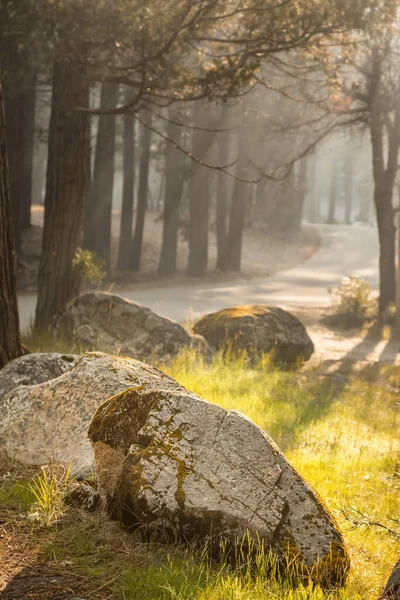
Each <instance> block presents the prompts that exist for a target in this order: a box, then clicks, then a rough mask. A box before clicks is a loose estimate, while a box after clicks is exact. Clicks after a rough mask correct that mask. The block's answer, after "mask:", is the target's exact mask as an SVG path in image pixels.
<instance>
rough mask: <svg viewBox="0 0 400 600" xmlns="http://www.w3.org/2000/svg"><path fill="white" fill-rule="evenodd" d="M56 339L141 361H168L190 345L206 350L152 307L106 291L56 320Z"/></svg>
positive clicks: (77, 300)
mask: <svg viewBox="0 0 400 600" xmlns="http://www.w3.org/2000/svg"><path fill="white" fill-rule="evenodd" d="M53 330H54V333H55V335H56V336H58V335H61V336H67V338H68V339H70V340H71V342H75V343H78V344H81V346H83V347H84V348H85V349H91V350H101V351H104V352H108V353H110V354H120V355H125V356H131V357H134V358H137V359H140V360H145V361H152V360H166V359H168V358H170V357H171V356H174V355H176V354H178V353H179V352H180V351H181V350H182V349H183V348H185V347H188V346H192V345H193V346H196V347H197V348H200V349H201V348H202V347H204V349H205V351H208V348H207V343H206V341H205V340H204V339H203V341H202V343H200V344H199V340H198V337H197V336H193V335H191V334H189V333H188V332H187V331H186V330H185V329H184V328H183V327H182V326H181V325H179V324H178V323H176V322H175V321H172V320H171V319H167V318H165V317H161V316H160V315H157V314H155V313H154V312H153V311H151V310H150V309H149V308H146V307H145V306H141V305H139V304H135V302H132V301H131V300H128V299H126V298H121V297H120V296H116V295H115V294H108V293H106V292H89V293H87V294H83V295H82V296H80V297H79V298H75V300H73V301H72V302H71V303H70V304H68V306H67V307H66V308H65V310H64V311H63V313H62V314H61V315H60V316H59V317H58V318H57V320H56V322H55V325H54V328H53Z"/></svg>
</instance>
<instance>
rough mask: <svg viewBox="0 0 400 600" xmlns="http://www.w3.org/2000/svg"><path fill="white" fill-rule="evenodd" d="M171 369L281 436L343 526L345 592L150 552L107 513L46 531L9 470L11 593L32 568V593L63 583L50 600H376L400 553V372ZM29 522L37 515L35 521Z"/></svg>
mask: <svg viewBox="0 0 400 600" xmlns="http://www.w3.org/2000/svg"><path fill="white" fill-rule="evenodd" d="M163 369H164V370H166V371H167V372H168V374H170V375H172V376H173V377H175V378H176V379H177V380H178V381H179V382H180V383H181V384H183V385H184V386H186V387H188V388H189V389H191V390H193V391H194V392H196V393H198V394H200V395H201V396H202V397H204V398H206V399H208V400H210V401H212V402H216V403H218V404H220V405H222V406H223V407H225V408H227V409H230V408H234V409H238V410H240V411H242V412H244V413H246V414H248V415H249V416H250V417H251V418H252V419H253V420H254V421H255V422H256V423H257V424H258V425H260V426H261V427H262V428H263V429H265V430H266V431H267V432H268V433H270V434H271V435H272V437H273V438H274V439H275V440H276V441H277V443H278V444H279V445H280V446H281V448H282V449H283V450H284V452H285V454H286V456H287V457H288V459H289V460H290V461H291V462H292V464H293V465H294V466H295V467H296V468H297V469H298V471H299V472H300V473H301V474H302V475H303V476H304V477H305V478H306V479H307V480H308V481H309V482H310V483H311V484H312V485H313V486H314V487H315V488H316V489H317V491H318V492H319V493H320V494H321V496H322V497H323V498H324V500H325V501H326V502H327V503H328V505H329V507H330V508H331V509H332V511H333V512H334V513H335V515H336V516H337V518H338V520H339V522H340V524H341V526H342V529H343V531H344V535H345V538H346V541H347V544H348V547H349V551H350V554H351V559H352V568H351V572H350V576H349V580H348V583H347V584H346V587H345V588H344V589H343V590H340V591H336V592H324V591H322V590H321V589H319V588H318V587H312V586H311V585H308V584H304V585H301V586H298V587H297V588H293V587H292V586H291V585H289V581H288V580H285V579H281V578H279V577H278V576H274V575H273V573H272V574H271V573H270V574H269V576H268V577H267V576H266V565H265V561H260V563H259V564H258V565H257V568H256V569H255V570H252V571H250V570H249V569H247V568H246V567H242V568H241V569H234V568H232V567H231V566H228V565H226V564H224V563H223V561H222V562H221V564H218V565H216V564H211V563H210V562H209V561H208V560H207V558H206V557H205V556H204V555H202V554H201V553H200V552H194V551H192V550H190V549H185V548H182V547H176V548H173V547H171V546H161V545H160V546H155V545H151V544H143V543H141V542H140V540H138V539H137V538H135V537H134V536H131V535H129V534H127V533H126V532H124V531H122V530H121V529H120V528H119V527H118V526H117V525H116V524H115V523H112V522H110V521H109V520H108V518H107V516H106V515H105V514H104V513H103V512H102V511H101V510H99V511H97V512H95V513H94V514H84V513H82V512H80V511H79V510H76V509H68V510H67V512H66V513H65V515H64V516H63V517H62V518H61V520H60V519H59V520H58V521H56V522H55V523H53V524H51V525H48V526H45V525H44V522H45V520H46V519H45V517H44V516H43V514H42V516H40V514H39V515H38V514H37V513H38V507H37V506H36V505H35V501H36V499H35V497H34V495H33V493H32V489H29V488H28V487H27V485H28V483H29V481H31V478H32V473H31V472H30V471H26V470H24V469H21V467H20V466H19V465H16V464H14V463H7V464H6V463H5V462H4V463H3V464H4V468H2V469H0V507H1V508H0V521H2V523H3V524H2V525H0V527H1V528H2V530H1V531H2V533H1V535H0V553H2V555H1V554H0V565H1V566H0V583H1V577H2V578H3V581H4V582H9V581H10V580H11V579H12V577H13V574H16V573H17V572H18V571H20V570H21V567H23V570H24V572H25V574H26V577H25V582H26V581H27V580H28V579H29V577H30V576H32V577H35V576H37V577H41V579H40V581H42V583H43V581H46V580H47V581H48V582H50V581H53V582H54V581H55V582H56V586H58V587H56V590H55V591H54V589H53V588H52V589H53V591H51V590H50V591H51V593H52V595H46V594H47V593H50V592H49V589H50V587H51V586H50V583H49V586H50V587H48V588H47V591H46V589H45V588H44V591H43V592H42V595H40V596H39V597H40V598H43V599H45V598H53V599H56V598H60V599H63V598H72V597H74V596H75V597H76V596H78V597H82V598H91V599H92V598H93V599H94V600H96V599H101V598H103V599H105V598H107V599H114V598H115V599H122V600H141V599H143V600H147V599H148V600H153V599H154V600H261V599H263V600H264V599H265V598H271V599H272V598H276V599H279V600H306V599H307V600H325V599H328V598H329V599H332V600H333V599H342V600H345V599H346V600H357V599H363V600H372V599H374V600H376V598H377V597H378V595H379V591H380V590H381V588H382V586H383V584H384V583H385V581H386V579H387V577H388V575H389V573H390V571H391V569H392V567H393V565H394V563H395V562H396V560H398V557H399V554H400V521H399V519H400V512H399V493H400V441H399V439H398V431H399V425H400V401H399V398H400V369H399V368H398V367H397V368H396V367H385V368H382V369H378V367H373V368H368V369H365V370H363V371H361V372H353V370H352V368H351V364H350V363H349V364H348V365H347V366H346V368H343V365H342V369H341V371H340V372H336V373H330V374H329V375H327V374H326V373H324V367H323V365H320V367H319V368H318V370H314V371H307V372H282V371H279V370H276V369H273V368H272V367H271V365H270V364H269V362H268V360H265V361H263V362H262V363H260V365H258V366H252V367H250V366H248V365H246V362H245V360H228V361H227V360H224V359H222V358H221V357H217V358H215V359H214V361H213V363H212V364H210V363H207V362H204V361H202V360H201V359H199V358H198V357H196V356H194V355H193V354H190V353H186V354H184V355H182V356H180V357H178V358H177V359H176V360H175V361H174V362H173V363H172V364H171V365H169V366H168V367H167V368H165V367H163ZM29 513H36V515H35V514H33V517H32V516H31V518H26V515H27V514H29ZM39 513H40V510H39ZM35 516H36V518H34V517H35ZM38 517H39V520H38ZM272 572H273V569H272ZM32 573H33V575H32ZM46 573H48V575H46ZM46 578H47V579H46ZM20 581H22V579H21V580H20ZM38 581H39V580H38ZM15 583H17V586H16V587H15ZM12 585H14V595H13V596H9V597H10V598H19V597H21V598H29V597H30V596H29V595H28V594H27V592H26V590H24V588H22V587H21V586H19V587H18V581H17V580H16V579H15V580H14V583H13V584H12ZM52 585H53V584H52ZM0 589H1V588H0ZM10 589H12V586H11V588H10ZM36 589H38V588H36ZM18 593H20V595H19V596H18ZM23 594H25V595H23ZM57 594H58V595H57ZM32 597H33V596H32Z"/></svg>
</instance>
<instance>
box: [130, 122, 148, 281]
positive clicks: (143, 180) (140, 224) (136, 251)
mask: <svg viewBox="0 0 400 600" xmlns="http://www.w3.org/2000/svg"><path fill="white" fill-rule="evenodd" d="M148 119H149V122H148V124H149V125H151V117H148ZM141 146H142V155H141V157H140V169H139V192H138V202H137V210H136V222H135V233H134V236H133V240H132V250H131V252H132V254H131V261H132V262H131V268H132V269H133V271H139V269H140V259H141V255H142V245H143V231H144V220H145V215H146V208H147V199H148V190H149V168H150V149H151V129H149V128H148V127H143V134H142V143H141Z"/></svg>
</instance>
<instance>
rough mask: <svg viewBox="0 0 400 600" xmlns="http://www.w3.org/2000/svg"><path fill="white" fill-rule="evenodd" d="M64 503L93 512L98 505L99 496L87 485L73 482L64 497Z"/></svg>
mask: <svg viewBox="0 0 400 600" xmlns="http://www.w3.org/2000/svg"><path fill="white" fill-rule="evenodd" d="M64 502H65V504H68V505H69V506H73V507H75V508H81V509H82V510H86V511H87V512H93V511H94V510H96V508H97V507H98V505H99V503H100V494H99V492H98V491H97V490H95V489H94V488H93V487H92V486H91V485H88V484H87V483H79V482H73V483H71V484H70V486H69V489H68V492H67V493H66V494H65V496H64Z"/></svg>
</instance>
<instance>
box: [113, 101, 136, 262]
mask: <svg viewBox="0 0 400 600" xmlns="http://www.w3.org/2000/svg"><path fill="white" fill-rule="evenodd" d="M131 99H132V93H131V91H130V90H129V91H125V97H124V102H125V104H127V103H128V102H129V101H130V100H131ZM123 178H124V179H123V186H122V208H121V225H120V234H119V249H118V262H117V268H118V269H129V268H130V262H131V261H130V252H131V244H132V226H133V206H134V201H135V121H134V118H133V116H132V115H129V114H124V132H123Z"/></svg>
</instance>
